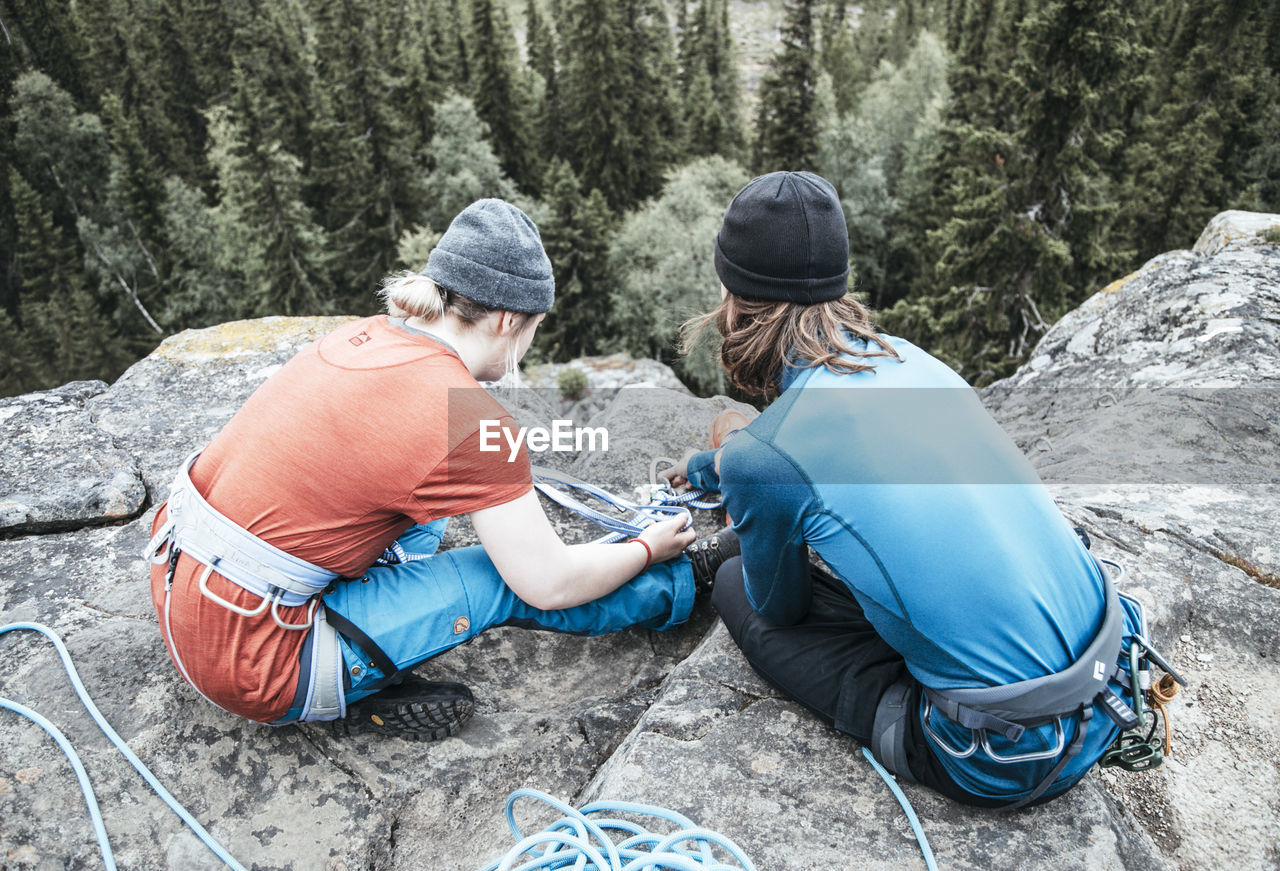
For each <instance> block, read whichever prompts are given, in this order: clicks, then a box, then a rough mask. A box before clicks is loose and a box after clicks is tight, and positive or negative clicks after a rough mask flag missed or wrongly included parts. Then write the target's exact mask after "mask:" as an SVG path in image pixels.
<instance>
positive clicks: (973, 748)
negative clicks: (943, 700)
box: [921, 696, 978, 759]
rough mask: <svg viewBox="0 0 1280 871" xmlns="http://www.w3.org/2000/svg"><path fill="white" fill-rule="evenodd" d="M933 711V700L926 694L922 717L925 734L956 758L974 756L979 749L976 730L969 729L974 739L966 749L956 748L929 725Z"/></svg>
mask: <svg viewBox="0 0 1280 871" xmlns="http://www.w3.org/2000/svg"><path fill="white" fill-rule="evenodd" d="M932 713H933V702H932V700H930V699H929V697H928V696H925V699H924V714H923V715H922V717H921V720H922V725H923V726H924V731H925V734H927V735H928V736H929V737H930V738H932V739H933V743H935V744H937V745H938V747H940V748H941V749H942V750H943V752H945V753H946V754H947V755H948V756H951V757H952V758H954V759H968V758H969V757H970V756H972V755H973V754H974V753H976V752H977V751H978V736H977V735H976V734H974V731H973V730H972V729H970V730H969V735H970V736H971V737H972V739H973V740H972V742H971V743H970V744H969V746H968V748H966V749H965V750H956V749H955V748H954V747H952V746H951V745H950V744H948V743H947V742H946V741H944V740H942V736H941V735H939V734H938V733H937V732H935V731H933V727H932V726H930V725H929V715H930V714H932Z"/></svg>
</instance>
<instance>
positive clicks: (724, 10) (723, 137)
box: [680, 0, 743, 158]
mask: <svg viewBox="0 0 1280 871" xmlns="http://www.w3.org/2000/svg"><path fill="white" fill-rule="evenodd" d="M681 9H682V10H683V5H682V6H681ZM680 57H681V59H680V67H681V73H680V81H681V83H682V100H683V104H684V109H683V121H684V128H685V135H686V137H687V138H686V141H687V152H688V156H690V157H699V156H704V155H709V154H723V155H725V156H726V157H729V158H735V157H737V156H738V154H739V152H740V151H741V150H742V145H743V142H742V117H741V110H740V108H739V104H740V100H739V90H740V88H739V85H738V68H737V66H736V64H735V63H734V57H733V34H732V32H731V31H730V27H729V3H728V0H698V5H697V7H696V8H695V9H694V12H693V15H692V16H691V17H690V18H689V19H688V21H687V22H686V23H685V25H684V27H683V28H682V32H681V48H680Z"/></svg>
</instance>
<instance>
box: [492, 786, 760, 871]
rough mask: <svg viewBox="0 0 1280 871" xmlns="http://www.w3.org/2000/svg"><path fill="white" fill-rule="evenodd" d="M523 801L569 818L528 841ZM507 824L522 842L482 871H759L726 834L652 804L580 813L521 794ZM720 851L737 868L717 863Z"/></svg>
mask: <svg viewBox="0 0 1280 871" xmlns="http://www.w3.org/2000/svg"><path fill="white" fill-rule="evenodd" d="M522 798H530V799H534V800H535V801H540V802H542V803H543V804H546V805H550V806H551V807H552V808H554V809H555V810H557V811H559V812H560V813H562V814H564V817H563V818H562V819H561V820H560V821H558V822H556V823H553V824H551V825H550V826H547V827H546V828H545V829H543V830H542V831H541V832H538V833H537V834H533V835H529V836H527V837H526V836H525V835H524V833H523V832H521V831H520V826H519V825H518V824H517V823H516V818H515V804H516V802H517V801H519V800H520V799H522ZM620 814H628V815H630V816H641V817H652V818H654V819H657V820H662V821H665V822H668V823H672V824H674V825H675V826H676V827H677V830H676V831H674V832H671V833H670V834H659V833H656V832H650V831H648V830H647V829H645V828H644V826H642V825H640V824H638V823H635V822H632V821H631V820H628V819H623V818H621V817H620V816H619V815H620ZM507 825H508V826H509V827H510V829H511V834H512V835H514V836H515V839H516V841H517V842H518V843H517V844H516V845H515V846H514V847H512V848H511V850H510V851H509V852H508V853H506V854H505V855H504V856H503V857H502V858H501V859H499V860H498V861H496V862H492V863H490V864H488V865H486V866H484V868H482V869H480V871H540V869H556V868H569V867H572V868H573V869H574V871H756V866H755V865H753V864H752V863H751V860H750V859H749V858H747V856H746V854H745V853H743V852H742V849H741V848H740V847H738V845H737V844H735V843H733V841H731V840H729V839H728V838H726V837H725V836H724V835H721V834H720V833H718V832H713V831H710V830H709V829H703V828H700V827H698V826H697V825H695V824H694V823H693V821H692V820H690V819H688V818H687V817H685V816H682V815H681V814H678V813H676V812H675V811H670V810H666V809H665V808H659V807H653V806H651V805H645V804H633V803H631V802H620V801H599V802H593V803H591V804H588V805H586V806H584V807H583V808H582V809H581V810H574V809H573V808H571V807H570V806H569V805H567V804H565V803H563V802H561V801H559V800H557V799H555V798H553V797H551V796H549V795H547V794H546V793H545V792H541V791H539V790H536V789H517V790H516V791H515V792H513V793H511V795H509V796H508V797H507ZM609 832H619V833H621V836H622V840H620V841H618V842H617V843H614V840H613V838H612V837H610V835H609V834H608V833H609ZM716 847H719V848H720V849H721V850H722V851H723V852H724V853H727V854H728V855H729V856H730V857H731V858H732V860H733V862H734V864H732V865H729V864H725V863H724V862H722V861H720V860H719V859H717V858H716V855H715V852H714V848H716ZM517 862H523V864H520V865H517V864H516V863H517Z"/></svg>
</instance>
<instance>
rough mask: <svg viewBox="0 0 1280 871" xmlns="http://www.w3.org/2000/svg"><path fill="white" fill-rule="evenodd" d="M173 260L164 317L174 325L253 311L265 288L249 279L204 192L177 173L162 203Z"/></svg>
mask: <svg viewBox="0 0 1280 871" xmlns="http://www.w3.org/2000/svg"><path fill="white" fill-rule="evenodd" d="M161 220H162V223H163V226H164V233H165V235H166V237H167V238H168V239H169V240H170V241H171V247H170V250H169V256H170V260H171V266H170V273H169V280H168V283H167V292H166V293H165V296H164V300H163V309H162V319H163V321H164V322H165V323H166V324H168V325H169V326H170V327H171V328H172V329H174V330H184V329H191V328H195V327H207V326H210V325H212V324H218V323H222V322H223V321H232V320H238V319H240V318H245V317H248V316H250V315H251V314H252V313H253V310H254V304H255V296H256V293H257V291H259V290H260V289H259V288H256V287H254V288H250V287H248V286H247V285H246V284H245V271H244V270H243V269H242V268H241V263H240V261H239V260H238V258H237V256H236V252H235V251H234V250H228V248H227V246H231V245H235V244H237V243H238V237H237V236H236V234H234V233H231V234H228V233H226V232H225V230H224V229H223V226H222V224H220V220H219V212H218V211H217V210H215V209H213V208H211V207H210V206H209V205H208V204H207V203H206V202H205V198H204V195H203V194H202V193H201V192H200V191H199V190H197V189H196V188H193V187H192V186H191V185H189V184H187V183H186V182H184V181H183V180H182V179H180V178H177V177H176V176H171V177H169V178H168V179H167V180H166V182H165V199H164V203H163V204H162V206H161Z"/></svg>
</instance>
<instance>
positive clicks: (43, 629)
mask: <svg viewBox="0 0 1280 871" xmlns="http://www.w3.org/2000/svg"><path fill="white" fill-rule="evenodd" d="M19 629H25V630H29V631H32V632H39V633H40V634H41V635H44V636H45V637H46V638H48V639H49V640H50V641H51V642H53V646H54V647H55V648H56V649H57V651H58V656H59V657H60V658H61V659H62V667H63V668H64V669H66V672H67V677H68V678H69V679H70V681H71V686H72V688H73V689H75V691H76V695H77V696H79V697H80V702H81V704H83V705H84V708H85V710H86V711H88V712H89V716H91V717H93V721H94V722H95V723H97V724H98V728H99V729H101V730H102V733H103V734H104V735H106V736H107V739H108V740H110V741H111V743H112V744H114V745H115V747H116V749H117V750H119V751H120V753H121V755H123V756H124V758H125V759H128V760H129V764H131V765H132V766H133V767H134V770H136V771H137V772H138V774H140V775H142V779H143V780H145V781H146V782H147V783H148V784H149V785H150V786H151V788H152V789H153V790H155V792H156V795H158V796H160V798H161V800H162V801H164V803H165V804H167V805H168V806H169V808H170V809H171V810H172V811H173V812H174V813H175V814H177V815H178V817H179V818H181V820H182V821H183V822H184V823H186V824H187V827H188V828H190V829H191V831H193V832H195V834H196V837H198V838H199V839H200V840H201V841H203V842H204V844H205V846H207V847H208V848H209V849H210V850H212V851H213V852H214V854H215V855H217V857H218V858H219V859H221V860H222V861H223V863H224V864H225V865H226V866H227V867H228V868H231V869H233V871H245V868H244V866H243V865H241V864H240V863H239V862H237V861H236V860H235V859H234V858H232V856H231V854H230V853H229V852H227V850H226V848H225V847H223V846H222V845H221V844H219V843H218V842H217V841H215V840H214V839H213V836H212V835H210V834H209V833H208V832H207V831H205V829H204V827H203V826H201V825H200V823H198V822H196V819H195V817H193V816H191V814H190V813H188V812H187V809H186V808H184V807H183V806H182V805H181V804H179V803H178V800H177V799H175V798H174V797H173V796H172V795H170V794H169V791H168V790H167V789H165V788H164V787H163V786H162V785H161V784H160V781H159V780H157V779H156V776H155V775H154V774H152V773H151V769H149V768H147V766H146V765H144V764H143V762H142V760H141V759H139V758H138V756H137V754H135V753H134V752H133V751H132V750H130V749H129V745H128V744H126V743H125V742H124V739H123V738H121V737H120V736H119V735H118V734H116V730H115V729H112V728H111V724H110V723H108V722H107V718H106V717H104V716H102V712H101V711H99V710H98V706H97V705H95V704H94V703H93V699H92V698H90V697H89V691H88V690H86V689H85V687H84V683H83V682H82V681H81V680H80V674H79V673H78V672H77V671H76V667H75V665H74V664H73V663H72V662H71V654H70V652H68V650H67V646H66V645H65V644H63V643H62V639H61V638H59V637H58V633H56V632H54V631H53V630H52V629H50V628H49V627H47V626H42V625H41V624H39V623H9V624H7V625H5V626H0V635H4V634H5V633H6V632H13V631H16V630H19ZM0 708H7V709H8V710H10V711H13V712H15V713H18V714H21V715H22V716H24V717H26V718H27V719H29V720H31V721H33V722H34V723H35V724H36V725H38V726H39V727H40V728H42V729H44V730H45V731H46V732H48V733H49V734H50V735H52V736H53V740H54V741H56V742H57V743H58V746H59V747H60V748H61V749H62V752H63V753H65V754H66V756H67V760H68V761H69V762H70V763H71V768H72V769H73V770H74V771H75V773H76V779H77V780H79V781H80V791H81V792H83V793H84V799H85V804H86V805H87V806H88V808H89V816H90V817H91V818H92V820H93V830H94V833H95V834H96V835H97V838H98V849H99V850H100V851H101V852H102V862H103V864H104V865H106V867H107V871H115V869H116V860H115V855H114V853H112V851H111V844H110V843H109V842H108V840H107V830H106V827H105V825H104V824H103V822H102V813H101V812H100V810H99V809H98V800H97V799H96V798H95V797H94V793H93V786H92V785H91V784H90V783H89V775H88V774H87V773H86V772H85V769H84V763H83V762H81V761H80V756H79V754H78V753H76V750H75V748H74V747H72V746H71V742H70V741H68V740H67V738H66V736H65V735H63V734H62V732H60V731H59V730H58V728H57V727H56V726H54V725H53V724H52V723H50V722H49V721H48V720H46V719H45V718H44V717H42V716H40V714H38V713H37V712H35V711H33V710H31V709H30V708H28V707H26V706H25V705H20V704H18V703H17V702H15V701H12V700H11V699H6V698H0Z"/></svg>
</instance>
